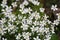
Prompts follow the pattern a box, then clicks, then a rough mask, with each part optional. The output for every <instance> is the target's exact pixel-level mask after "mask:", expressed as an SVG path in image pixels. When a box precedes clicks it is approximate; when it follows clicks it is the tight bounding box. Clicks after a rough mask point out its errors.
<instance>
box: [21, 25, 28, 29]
mask: <svg viewBox="0 0 60 40" xmlns="http://www.w3.org/2000/svg"><path fill="white" fill-rule="evenodd" d="M28 27H29V26H28V25H26V24H22V26H21V28H23V30H28Z"/></svg>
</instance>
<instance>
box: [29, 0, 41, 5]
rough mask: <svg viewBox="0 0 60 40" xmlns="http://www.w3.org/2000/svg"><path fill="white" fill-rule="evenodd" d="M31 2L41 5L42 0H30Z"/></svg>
mask: <svg viewBox="0 0 60 40" xmlns="http://www.w3.org/2000/svg"><path fill="white" fill-rule="evenodd" d="M29 1H30V2H32V3H33V4H34V5H37V6H38V5H39V4H40V2H38V0H29Z"/></svg>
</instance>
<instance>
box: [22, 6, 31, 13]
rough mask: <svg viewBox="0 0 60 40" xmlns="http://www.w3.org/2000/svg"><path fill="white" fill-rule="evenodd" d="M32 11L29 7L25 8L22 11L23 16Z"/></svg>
mask: <svg viewBox="0 0 60 40" xmlns="http://www.w3.org/2000/svg"><path fill="white" fill-rule="evenodd" d="M31 11H32V9H31V8H30V7H29V8H24V9H23V10H22V14H26V13H30V12H31Z"/></svg>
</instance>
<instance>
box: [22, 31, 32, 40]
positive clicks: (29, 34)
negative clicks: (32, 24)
mask: <svg viewBox="0 0 60 40" xmlns="http://www.w3.org/2000/svg"><path fill="white" fill-rule="evenodd" d="M22 36H23V37H24V39H26V40H27V39H28V40H29V39H30V38H29V37H30V36H31V33H29V32H22Z"/></svg>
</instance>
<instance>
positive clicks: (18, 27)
mask: <svg viewBox="0 0 60 40" xmlns="http://www.w3.org/2000/svg"><path fill="white" fill-rule="evenodd" d="M18 3H19V0H16V1H15V2H12V3H11V6H8V5H7V0H3V1H2V4H1V6H2V9H1V10H2V13H1V14H2V15H4V16H3V17H1V20H0V36H1V38H0V39H1V40H9V39H8V38H7V37H5V36H4V35H12V34H14V38H13V39H11V40H50V39H51V36H52V34H54V33H55V32H54V27H55V25H58V24H59V21H60V14H57V16H58V19H57V20H54V22H51V21H50V20H49V19H48V18H49V16H48V15H46V14H45V13H44V11H45V9H44V8H43V7H39V8H38V10H37V9H36V10H34V9H33V8H34V6H36V7H38V6H40V5H41V4H40V2H38V0H24V1H23V2H22V3H20V4H18ZM14 8H16V10H17V12H15V11H14ZM51 9H52V10H53V11H55V10H57V8H56V5H55V7H54V6H53V5H52V8H51ZM2 36H4V37H2Z"/></svg>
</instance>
